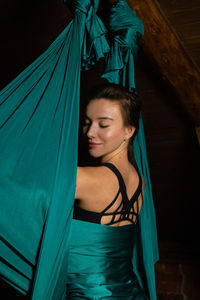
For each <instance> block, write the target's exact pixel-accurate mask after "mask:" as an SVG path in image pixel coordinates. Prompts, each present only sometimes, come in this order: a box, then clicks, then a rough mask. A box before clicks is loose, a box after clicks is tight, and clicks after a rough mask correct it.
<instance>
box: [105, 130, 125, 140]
mask: <svg viewBox="0 0 200 300" xmlns="http://www.w3.org/2000/svg"><path fill="white" fill-rule="evenodd" d="M120 136H121V130H120V129H119V128H112V129H110V130H107V131H106V132H104V134H103V136H102V137H103V138H104V139H105V141H111V142H112V141H114V140H116V139H119V138H120Z"/></svg>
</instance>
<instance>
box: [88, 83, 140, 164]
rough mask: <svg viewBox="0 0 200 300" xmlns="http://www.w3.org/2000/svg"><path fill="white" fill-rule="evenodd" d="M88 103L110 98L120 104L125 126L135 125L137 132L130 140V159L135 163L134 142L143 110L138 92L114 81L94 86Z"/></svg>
mask: <svg viewBox="0 0 200 300" xmlns="http://www.w3.org/2000/svg"><path fill="white" fill-rule="evenodd" d="M88 96H89V97H88V103H89V102H90V101H91V100H94V99H95V100H96V99H101V98H104V99H108V100H109V101H113V102H117V103H118V104H119V107H120V110H121V114H122V119H123V122H124V126H127V127H128V126H134V127H135V132H134V134H133V136H132V137H131V138H130V140H129V145H128V159H129V161H130V162H131V163H132V164H134V165H135V159H134V156H133V150H132V143H133V140H134V137H135V135H136V134H137V132H138V129H139V118H140V112H141V102H140V99H139V97H138V96H137V95H136V94H133V93H131V92H129V91H128V90H127V89H126V88H124V87H121V86H119V85H117V84H114V83H106V84H103V85H98V86H95V87H93V88H92V89H91V90H90V92H89V95H88Z"/></svg>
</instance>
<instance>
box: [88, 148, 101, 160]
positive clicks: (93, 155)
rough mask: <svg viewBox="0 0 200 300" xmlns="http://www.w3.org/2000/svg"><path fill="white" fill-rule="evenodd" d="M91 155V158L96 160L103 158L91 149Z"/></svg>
mask: <svg viewBox="0 0 200 300" xmlns="http://www.w3.org/2000/svg"><path fill="white" fill-rule="evenodd" d="M88 152H89V154H90V156H91V157H94V158H100V157H102V154H100V153H97V152H96V153H95V151H92V150H91V149H89V151H88Z"/></svg>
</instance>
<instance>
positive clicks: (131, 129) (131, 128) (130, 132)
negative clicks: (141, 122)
mask: <svg viewBox="0 0 200 300" xmlns="http://www.w3.org/2000/svg"><path fill="white" fill-rule="evenodd" d="M135 130H136V128H135V127H134V126H129V127H126V129H125V139H126V140H129V139H130V138H131V137H132V136H133V134H134V132H135Z"/></svg>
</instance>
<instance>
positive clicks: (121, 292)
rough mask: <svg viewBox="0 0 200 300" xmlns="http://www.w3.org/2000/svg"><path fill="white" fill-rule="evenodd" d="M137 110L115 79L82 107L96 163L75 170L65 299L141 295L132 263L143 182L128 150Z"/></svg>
mask: <svg viewBox="0 0 200 300" xmlns="http://www.w3.org/2000/svg"><path fill="white" fill-rule="evenodd" d="M139 116H140V102H139V99H138V97H137V96H135V95H133V94H132V93H130V92H128V91H127V90H126V89H124V88H122V87H120V86H118V85H115V84H107V85H104V86H102V87H101V88H99V89H96V91H95V93H93V94H92V95H91V97H90V100H89V103H88V105H87V107H86V115H85V124H84V127H83V133H84V134H86V135H87V139H88V147H89V154H90V155H91V156H92V157H95V158H100V159H101V163H100V165H99V166H96V167H78V170H77V186H76V195H75V198H76V202H75V206H74V214H73V222H72V230H71V243H70V255H69V267H68V274H67V299H110V298H111V299H118V298H121V299H123V300H128V299H147V296H146V295H145V293H144V290H143V289H142V287H141V286H140V285H139V282H138V279H137V277H136V275H135V273H134V272H133V265H132V256H133V247H134V244H135V238H136V230H137V221H138V214H139V212H140V210H141V207H142V201H143V193H144V186H145V184H144V181H143V179H142V177H141V175H140V173H139V172H138V170H137V167H136V165H135V164H134V157H133V154H132V143H133V139H134V136H135V134H136V133H137V130H138V125H139Z"/></svg>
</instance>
